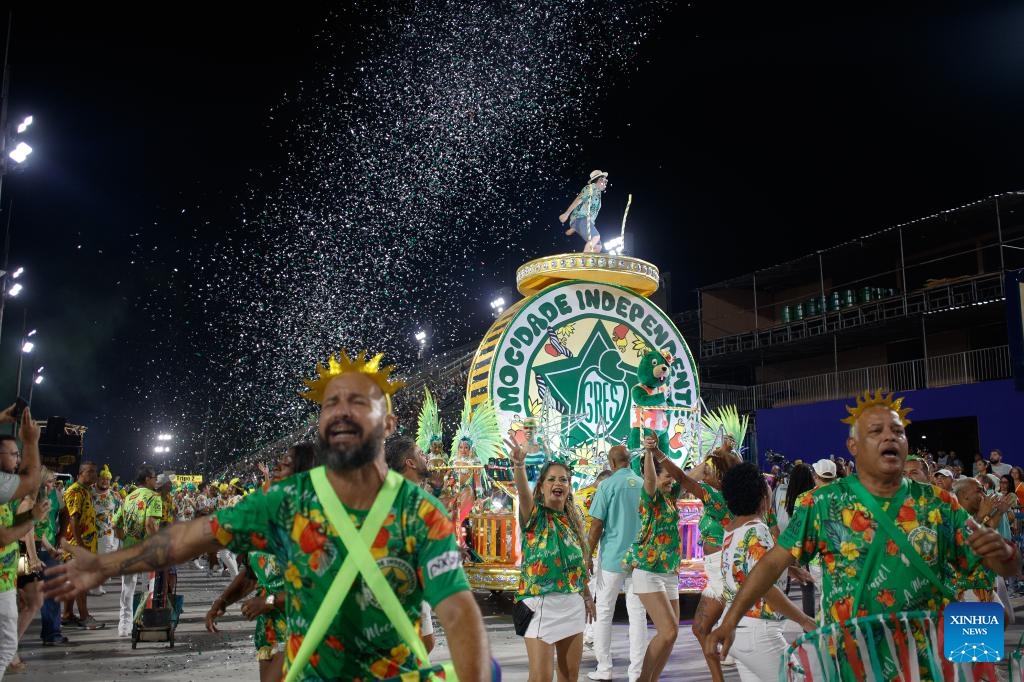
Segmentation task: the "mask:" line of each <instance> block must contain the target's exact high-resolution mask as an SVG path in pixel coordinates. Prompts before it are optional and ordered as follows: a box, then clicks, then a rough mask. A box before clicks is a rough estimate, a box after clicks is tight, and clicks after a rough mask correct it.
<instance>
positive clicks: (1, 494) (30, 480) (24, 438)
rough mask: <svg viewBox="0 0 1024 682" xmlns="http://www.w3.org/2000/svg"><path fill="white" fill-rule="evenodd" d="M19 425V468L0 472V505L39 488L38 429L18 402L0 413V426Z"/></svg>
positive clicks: (30, 416) (28, 412)
mask: <svg viewBox="0 0 1024 682" xmlns="http://www.w3.org/2000/svg"><path fill="white" fill-rule="evenodd" d="M19 423H20V430H19V433H18V435H19V436H20V437H21V444H22V448H23V452H22V458H21V467H20V468H19V469H18V470H17V471H0V504H6V503H7V502H10V501H11V500H20V499H21V498H23V497H25V496H26V495H32V494H34V493H35V492H36V490H37V489H38V488H39V480H40V476H41V472H40V468H39V467H40V465H39V427H38V426H36V423H35V422H34V421H33V420H32V414H31V412H30V411H29V409H28V408H27V407H25V406H24V405H23V404H22V403H20V402H18V403H14V404H13V405H11V406H9V407H8V408H7V409H6V410H4V411H3V412H0V424H19ZM12 440H13V437H12Z"/></svg>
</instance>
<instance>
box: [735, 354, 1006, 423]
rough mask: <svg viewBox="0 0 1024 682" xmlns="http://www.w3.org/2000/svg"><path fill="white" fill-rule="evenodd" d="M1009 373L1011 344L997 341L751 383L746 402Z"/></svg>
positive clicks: (766, 404)
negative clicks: (917, 357) (946, 352)
mask: <svg viewBox="0 0 1024 682" xmlns="http://www.w3.org/2000/svg"><path fill="white" fill-rule="evenodd" d="M1010 376H1011V368H1010V350H1009V347H1008V346H995V347H993V348H982V349H980V350H971V351H965V352H963V353H953V354H951V355H937V356H934V357H930V358H924V359H920V360H909V361H906V362H894V363H891V364H888V365H875V366H873V367H863V368H860V369H848V370H844V371H842V372H832V373H829V374H816V375H814V376H808V377H800V378H798V379H786V380H785V381H773V382H769V383H765V384H760V385H757V386H751V387H750V388H749V401H747V406H749V409H754V410H763V409H770V408H773V407H785V406H788V405H805V404H808V403H816V402H820V401H823V400H839V399H842V398H849V397H852V396H855V395H859V394H861V393H863V392H864V391H866V390H875V389H876V388H881V389H884V390H885V391H913V390H917V389H922V388H939V387H941V386H956V385H960V384H974V383H978V382H981V381H992V380H993V379H1006V378H1008V377H1010Z"/></svg>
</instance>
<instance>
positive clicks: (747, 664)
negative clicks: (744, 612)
mask: <svg viewBox="0 0 1024 682" xmlns="http://www.w3.org/2000/svg"><path fill="white" fill-rule="evenodd" d="M783 622H784V621H781V620H763V619H761V618H751V617H749V616H743V618H741V619H740V623H739V625H738V626H737V627H736V639H735V640H733V644H732V648H730V649H729V653H730V654H732V657H733V658H735V659H736V672H738V673H739V674H740V680H742V682H761V681H762V680H777V679H779V665H780V663H781V661H782V654H783V652H784V651H785V650H786V638H785V637H783V635H782V624H783Z"/></svg>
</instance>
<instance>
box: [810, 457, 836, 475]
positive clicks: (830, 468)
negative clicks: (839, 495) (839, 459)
mask: <svg viewBox="0 0 1024 682" xmlns="http://www.w3.org/2000/svg"><path fill="white" fill-rule="evenodd" d="M814 473H816V474H818V476H819V477H820V478H835V477H836V463H835V462H833V461H832V460H830V459H819V460H818V461H817V462H815V463H814Z"/></svg>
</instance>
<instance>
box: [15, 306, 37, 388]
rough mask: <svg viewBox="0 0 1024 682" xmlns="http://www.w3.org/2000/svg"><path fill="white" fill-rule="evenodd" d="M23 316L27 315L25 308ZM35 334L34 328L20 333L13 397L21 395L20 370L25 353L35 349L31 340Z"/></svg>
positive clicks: (23, 362) (23, 363)
mask: <svg viewBox="0 0 1024 682" xmlns="http://www.w3.org/2000/svg"><path fill="white" fill-rule="evenodd" d="M25 316H26V318H27V317H28V311H27V310H26V311H25ZM22 330H24V326H22ZM35 335H36V330H35V329H33V330H32V331H30V332H28V333H25V332H24V331H22V335H21V352H20V353H18V386H17V388H16V389H15V391H14V395H15V397H17V396H19V395H21V370H22V367H24V365H25V354H26V353H31V352H32V351H33V350H34V349H35V347H36V344H35V342H33V341H32V340H31V339H32V337H33V336H35Z"/></svg>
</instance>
